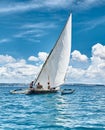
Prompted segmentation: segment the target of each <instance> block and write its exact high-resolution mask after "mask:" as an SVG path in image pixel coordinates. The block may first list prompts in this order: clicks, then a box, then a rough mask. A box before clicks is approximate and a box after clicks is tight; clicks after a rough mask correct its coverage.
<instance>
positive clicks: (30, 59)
mask: <svg viewBox="0 0 105 130" xmlns="http://www.w3.org/2000/svg"><path fill="white" fill-rule="evenodd" d="M28 60H29V61H38V58H37V57H35V56H30V57H29V58H28Z"/></svg>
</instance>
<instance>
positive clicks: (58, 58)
mask: <svg viewBox="0 0 105 130" xmlns="http://www.w3.org/2000/svg"><path fill="white" fill-rule="evenodd" d="M71 31H72V14H71V15H70V17H69V18H68V21H67V23H66V25H65V27H64V29H63V31H62V33H61V35H60V37H59V39H58V41H57V42H56V44H55V46H54V48H53V49H52V51H51V52H50V54H49V56H48V58H47V60H46V61H45V63H44V65H43V66H42V69H41V71H40V73H39V75H38V77H37V79H36V80H35V81H34V87H35V86H36V84H37V83H38V82H40V84H41V85H43V88H44V89H47V87H48V84H47V83H48V82H50V86H51V87H57V86H59V85H61V84H63V83H64V78H65V74H66V70H67V67H68V64H69V59H70V51H71V33H72V32H71Z"/></svg>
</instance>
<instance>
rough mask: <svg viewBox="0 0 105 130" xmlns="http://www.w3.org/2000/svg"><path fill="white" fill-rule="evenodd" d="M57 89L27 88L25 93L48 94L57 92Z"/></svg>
mask: <svg viewBox="0 0 105 130" xmlns="http://www.w3.org/2000/svg"><path fill="white" fill-rule="evenodd" d="M57 92H58V91H57V90H36V89H35V90H29V91H28V92H27V94H50V93H57Z"/></svg>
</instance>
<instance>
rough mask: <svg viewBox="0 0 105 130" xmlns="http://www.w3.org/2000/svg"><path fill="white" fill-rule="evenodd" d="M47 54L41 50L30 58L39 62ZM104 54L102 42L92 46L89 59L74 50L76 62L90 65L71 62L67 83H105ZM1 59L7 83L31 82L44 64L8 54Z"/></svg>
mask: <svg viewBox="0 0 105 130" xmlns="http://www.w3.org/2000/svg"><path fill="white" fill-rule="evenodd" d="M74 52H75V53H74ZM77 55H78V56H77ZM47 56H48V54H47V53H46V52H39V53H38V56H37V57H35V56H30V57H29V58H28V60H31V61H34V62H36V63H38V62H40V61H45V59H46V58H47ZM104 56H105V46H104V45H102V44H100V43H97V44H95V45H94V46H93V47H92V56H91V57H90V58H88V59H89V60H87V56H86V55H85V56H84V55H82V54H81V53H80V52H79V51H77V50H75V51H73V53H72V58H73V59H74V60H75V63H81V62H84V61H87V62H86V63H87V64H88V62H89V66H87V67H86V68H84V66H81V67H76V66H74V65H73V64H72V63H71V64H70V66H69V67H68V70H67V75H66V83H71V82H73V83H88V84H89V83H93V84H96V83H99V84H105V58H104ZM81 57H82V58H81ZM4 59H5V60H4ZM3 60H4V61H3ZM0 61H2V62H1V63H0V82H7V83H8V82H21V83H29V82H30V81H31V80H33V79H35V78H36V76H37V74H38V73H39V71H40V69H41V67H42V64H43V62H40V63H41V64H37V65H35V64H34V65H33V64H31V63H28V62H27V61H26V60H24V59H15V58H13V57H12V56H8V55H5V56H4V55H0ZM78 61H79V62H78ZM80 61H81V62H80Z"/></svg>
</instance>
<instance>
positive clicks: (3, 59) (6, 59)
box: [0, 55, 16, 64]
mask: <svg viewBox="0 0 105 130" xmlns="http://www.w3.org/2000/svg"><path fill="white" fill-rule="evenodd" d="M15 61H16V60H15V58H13V57H12V56H9V55H0V64H5V63H11V62H15Z"/></svg>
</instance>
